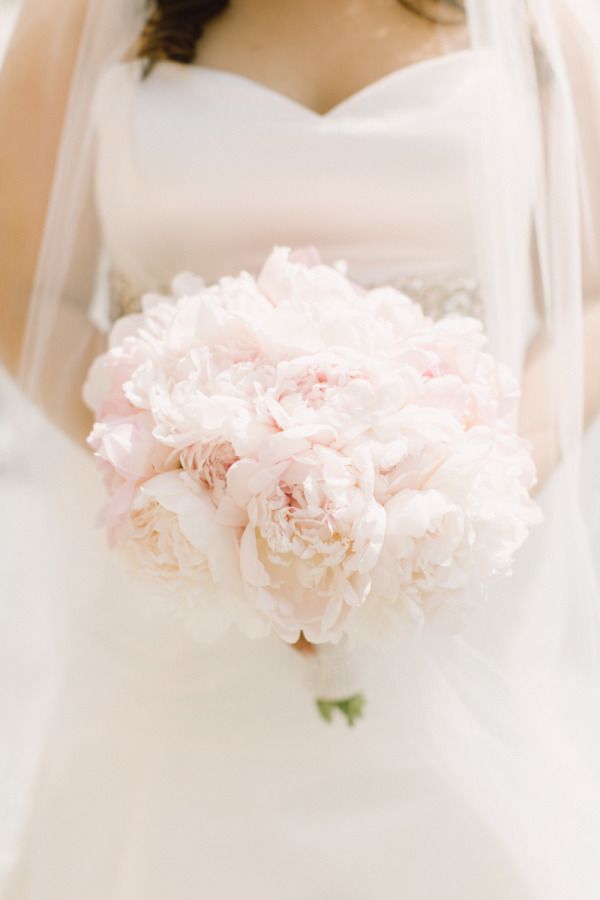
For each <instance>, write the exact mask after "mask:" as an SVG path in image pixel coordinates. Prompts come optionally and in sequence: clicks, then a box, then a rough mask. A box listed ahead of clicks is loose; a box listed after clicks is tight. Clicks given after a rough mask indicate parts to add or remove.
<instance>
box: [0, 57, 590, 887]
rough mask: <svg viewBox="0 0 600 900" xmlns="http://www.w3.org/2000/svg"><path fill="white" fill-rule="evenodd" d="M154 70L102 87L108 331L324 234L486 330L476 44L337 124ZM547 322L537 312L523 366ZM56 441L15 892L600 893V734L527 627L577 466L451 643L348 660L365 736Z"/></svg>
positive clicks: (551, 570)
mask: <svg viewBox="0 0 600 900" xmlns="http://www.w3.org/2000/svg"><path fill="white" fill-rule="evenodd" d="M139 76H140V64H139V63H138V62H128V63H119V64H116V65H113V66H112V67H110V68H109V69H108V70H107V71H106V72H105V73H104V74H103V76H102V78H101V80H100V82H99V84H98V88H97V92H96V99H95V104H94V112H93V115H94V123H95V124H94V127H95V134H96V142H97V152H96V176H95V192H96V205H97V209H98V213H99V218H100V222H101V226H102V234H103V245H104V250H105V256H104V262H103V267H102V269H101V272H100V275H99V278H98V284H97V291H96V296H95V305H94V316H95V318H96V320H97V321H98V322H99V323H101V324H102V323H104V324H107V323H108V322H109V321H111V320H114V318H115V317H116V316H117V315H119V314H122V313H123V312H127V311H130V310H131V309H133V308H135V305H136V303H137V302H138V300H139V297H140V294H141V293H143V292H144V291H145V290H150V289H161V288H168V286H169V282H170V280H171V278H172V277H173V276H174V275H175V274H176V273H178V272H181V271H186V270H187V271H195V272H197V273H198V274H201V275H202V276H204V277H205V279H206V280H207V282H211V281H214V280H215V279H217V278H218V277H220V276H221V275H225V274H231V273H237V272H239V271H240V270H241V269H247V270H248V271H253V272H255V271H256V269H257V267H258V266H259V265H260V263H261V261H262V260H263V259H264V257H265V256H266V255H267V253H268V252H269V250H270V249H271V247H272V246H273V245H286V246H291V247H302V246H306V245H309V244H310V245H315V246H316V247H317V248H318V249H319V251H320V253H321V256H322V257H323V259H324V261H326V262H334V261H336V260H338V259H340V258H342V259H345V260H346V261H347V263H348V274H349V275H350V277H352V278H354V279H355V280H356V281H358V282H360V283H362V284H365V285H371V284H380V283H390V282H393V283H395V284H396V285H398V286H400V287H402V288H403V289H404V290H406V292H407V293H409V294H411V296H413V297H414V298H415V299H418V300H419V301H420V302H422V303H423V304H424V306H425V308H426V310H427V311H428V312H429V313H430V314H431V315H434V316H438V315H441V314H443V313H445V312H449V311H452V312H458V313H466V314H470V315H476V316H479V317H481V318H483V320H484V322H485V323H486V326H487V327H488V329H489V330H490V334H491V338H492V343H494V341H495V339H496V338H495V332H494V328H495V326H496V325H497V324H498V322H501V320H502V311H500V312H499V311H498V309H497V308H495V307H494V305H493V303H495V302H496V301H495V298H494V300H493V301H490V299H489V298H490V294H489V292H488V293H486V285H485V284H482V283H481V279H480V278H478V272H479V271H480V268H481V265H480V254H481V247H480V246H478V242H477V234H476V233H475V228H474V221H475V218H474V215H473V210H474V208H475V206H476V204H477V203H478V202H479V199H478V193H477V185H474V184H473V183H472V180H471V177H470V172H471V169H470V167H469V161H470V159H471V156H472V154H473V153H476V152H477V148H478V147H479V145H480V141H481V134H480V132H479V131H478V128H479V126H478V123H479V122H480V121H481V120H482V118H485V117H484V116H482V104H484V103H485V102H486V97H487V96H489V91H488V88H489V85H490V84H493V83H494V80H495V79H496V78H497V71H496V68H495V66H494V63H493V60H491V59H490V57H489V55H488V54H487V53H486V51H485V50H474V49H472V50H468V51H465V52H460V53H455V54H450V55H448V56H446V57H441V58H436V59H433V60H428V61H425V62H421V63H419V64H416V65H413V66H410V67H409V68H407V69H403V70H397V71H395V72H392V73H391V74H390V75H388V76H385V77H384V78H381V79H380V80H379V81H377V82H375V83H374V84H371V85H370V86H368V87H366V88H364V89H363V90H360V91H359V92H357V93H356V94H354V95H353V96H351V97H350V98H348V99H347V100H344V101H342V102H341V103H339V104H338V105H336V106H335V107H334V108H333V109H331V110H329V111H328V112H326V113H325V114H322V115H321V114H318V113H316V112H313V111H312V110H310V109H308V108H306V107H304V106H302V105H301V104H299V103H298V102H296V101H294V100H291V99H289V98H288V97H286V96H284V95H282V94H279V93H278V92H276V91H273V90H272V89H270V88H267V87H265V86H263V85H261V84H258V83H256V82H254V81H251V80H250V79H247V78H245V77H243V76H240V75H237V74H233V73H231V72H226V71H219V70H216V69H211V68H207V67H203V66H190V67H186V66H184V65H181V64H179V63H175V62H162V63H160V64H158V65H157V66H156V68H155V69H154V71H153V72H152V73H151V75H150V76H149V77H148V78H147V79H145V80H141V79H140V77H139ZM535 329H536V313H535V310H533V309H524V310H522V321H521V323H520V324H519V327H518V329H517V331H518V333H519V334H521V335H522V343H521V344H520V346H518V347H515V346H512V347H511V353H513V354H514V358H515V359H517V360H521V361H522V359H523V355H524V352H525V349H526V344H527V341H528V339H529V338H530V337H531V336H533V334H534V332H535ZM56 443H57V453H58V454H59V455H60V459H61V475H60V478H59V480H58V481H55V483H54V488H55V496H54V499H53V501H52V504H51V507H52V511H53V515H54V516H56V517H58V516H60V518H61V522H62V524H61V527H63V528H66V529H67V533H68V534H69V548H68V549H69V564H68V567H67V568H65V570H64V571H63V572H62V579H61V582H60V590H59V593H60V598H59V599H60V603H59V604H58V605H59V607H60V608H61V609H63V610H65V622H64V623H63V624H64V628H65V632H66V640H65V644H66V647H67V655H66V657H65V659H64V660H63V663H64V675H63V678H62V680H61V682H60V685H59V689H58V692H57V697H56V702H55V704H54V709H53V715H52V718H51V724H50V726H49V729H48V734H47V735H46V737H45V740H44V744H43V748H42V752H41V758H40V760H39V764H38V765H37V767H36V778H35V785H34V789H33V790H32V793H31V797H30V798H29V799H28V802H27V807H28V809H27V824H26V828H25V831H24V834H23V836H22V839H21V844H20V851H19V859H20V862H19V864H18V867H17V873H16V875H15V877H14V879H13V882H12V886H11V888H9V889H8V892H7V894H6V895H5V897H6V898H7V900H8V898H10V900H59V898H60V900H71V898H72V900H142V898H143V900H155V898H156V900H158V898H160V900H164V898H174V900H175V898H176V900H187V898H190V900H191V898H194V900H196V898H198V897H207V898H211V900H232V898H236V900H237V898H240V900H241V898H244V900H254V898H256V900H258V898H261V900H267V898H269V900H271V898H272V900H283V898H285V900H300V898H303V900H306V898H311V900H334V898H335V900H338V898H343V900H390V898H402V900H454V898H457V900H458V898H461V900H593V898H597V897H598V896H600V893H599V892H600V888H599V885H600V853H599V852H598V850H599V849H600V831H598V825H599V823H598V810H599V809H600V803H598V799H599V798H600V793H599V791H598V784H597V780H596V776H597V764H596V757H595V753H596V750H597V743H596V740H597V737H598V736H597V734H596V733H595V732H594V730H593V728H591V727H589V728H588V719H587V716H586V710H585V705H586V696H585V695H584V694H583V693H581V692H580V691H579V689H578V684H579V682H578V680H577V677H576V666H575V665H574V664H573V663H574V662H576V661H574V660H573V659H572V658H571V657H570V655H569V641H568V639H567V640H565V649H564V657H565V665H564V676H565V680H564V683H562V684H557V683H555V682H554V681H552V682H551V683H546V682H545V681H544V652H545V649H546V648H545V645H543V641H544V640H546V639H547V638H548V635H549V634H550V636H554V637H555V638H556V641H557V642H558V641H559V637H558V625H557V627H556V630H553V628H552V627H551V628H550V629H549V631H545V632H544V634H543V635H541V636H539V637H538V633H537V625H536V623H537V622H539V619H540V616H541V617H542V618H543V619H552V616H553V615H555V611H556V610H558V609H559V608H561V607H560V604H559V602H558V599H557V598H560V597H562V596H564V592H565V591H567V592H569V591H570V592H576V591H577V590H578V582H577V578H578V575H577V548H576V547H573V548H571V552H572V553H573V560H574V566H573V568H572V569H571V571H570V575H569V581H568V583H566V581H565V579H566V578H567V567H566V566H565V565H564V560H563V559H562V558H561V557H560V554H558V555H557V557H556V558H554V559H553V558H548V556H547V553H546V550H547V546H548V544H547V541H548V539H549V535H550V538H552V535H553V534H554V538H555V540H554V539H553V540H554V543H553V546H557V547H560V546H561V545H564V540H563V538H562V534H563V533H562V531H561V528H563V526H564V522H566V521H568V518H567V519H565V518H563V513H564V514H565V515H566V516H567V517H568V515H569V512H568V510H567V511H566V513H565V510H564V508H563V506H562V505H561V504H562V503H563V501H562V499H561V498H562V493H561V485H562V481H563V474H562V472H561V470H560V469H559V470H557V472H555V474H554V476H553V477H552V478H551V479H550V481H549V482H548V483H547V485H546V486H545V487H544V489H543V490H542V491H541V493H540V494H539V497H538V499H539V502H540V504H541V505H542V507H543V508H544V510H545V511H546V517H547V518H546V522H545V523H544V525H542V526H540V528H539V529H538V530H537V531H536V532H534V534H533V535H532V536H531V538H530V540H529V542H528V543H527V544H526V546H525V548H524V549H523V550H522V551H521V553H520V555H519V557H518V559H517V563H516V567H515V571H514V573H513V575H512V576H511V577H510V578H509V579H507V580H506V581H503V582H501V583H499V584H498V585H496V586H495V587H494V590H493V591H492V594H491V596H490V598H489V601H488V603H487V604H486V606H485V607H484V608H483V609H482V610H481V611H480V613H479V614H478V615H477V616H476V617H475V619H474V621H473V622H472V624H471V625H470V626H469V628H468V629H467V630H466V632H465V633H464V634H462V635H459V636H457V637H450V636H447V635H439V636H435V637H434V636H430V637H423V638H422V639H415V638H414V637H412V638H411V637H410V636H409V637H407V640H406V644H405V646H403V648H402V650H401V652H399V651H398V649H396V650H394V651H393V652H392V651H385V652H383V653H382V654H380V655H366V654H364V655H360V654H359V657H358V658H357V659H355V660H353V661H352V662H351V665H352V666H358V667H359V669H360V677H361V679H362V681H361V684H362V686H363V688H364V692H365V694H366V696H367V706H366V709H365V716H364V718H363V719H362V720H360V721H359V722H358V723H357V724H356V725H355V726H354V727H353V728H352V729H350V728H348V727H347V725H346V724H345V723H344V722H343V721H342V719H341V718H340V719H336V720H334V721H333V722H332V723H330V724H326V723H325V722H323V720H322V719H321V718H319V716H318V714H317V712H316V709H315V706H314V702H313V696H312V694H311V688H310V687H309V686H308V681H307V672H308V668H307V667H308V666H309V663H308V662H307V659H306V658H304V657H303V656H301V655H300V654H299V653H298V652H297V651H295V650H293V649H292V648H290V647H289V646H288V645H286V644H285V643H283V642H282V641H281V640H279V639H277V638H276V637H275V636H272V637H269V638H266V639H260V640H256V641H252V640H248V639H246V638H244V637H242V636H241V635H239V634H238V633H237V632H235V631H231V632H230V633H228V634H227V635H226V637H225V638H223V639H221V640H219V641H218V642H216V643H214V644H211V645H205V644H202V643H200V642H198V640H196V638H195V636H194V634H193V633H190V629H189V627H187V624H188V623H186V621H185V617H184V616H183V617H182V616H178V615H175V614H173V613H172V612H171V611H170V610H169V608H168V604H165V603H163V602H161V599H160V597H158V596H157V597H156V598H154V597H151V596H149V595H148V593H147V588H146V587H144V588H142V587H141V586H140V585H139V584H138V583H137V582H136V581H135V578H134V577H133V576H132V575H131V574H130V573H129V572H128V571H126V570H125V569H124V568H121V566H120V564H119V563H118V562H117V560H116V559H115V557H114V556H113V555H112V554H111V552H110V551H109V550H108V548H107V547H106V544H105V537H104V534H103V533H102V531H101V529H99V528H98V527H97V526H96V525H95V522H94V516H95V513H96V511H97V510H98V509H100V507H101V506H102V503H103V488H102V484H101V479H100V478H99V476H98V473H97V471H96V469H95V466H94V461H93V459H92V458H91V454H87V453H86V452H85V451H83V450H80V449H77V448H74V447H73V446H72V445H70V444H68V443H67V441H66V440H63V439H62V438H61V437H60V436H58V435H57V436H56ZM556 615H557V616H558V612H556ZM584 627H585V623H582V622H576V623H575V624H574V625H573V629H574V630H576V629H578V628H584ZM540 643H542V645H540ZM573 647H574V648H575V647H576V642H574V643H573ZM552 649H553V650H554V651H555V650H556V647H555V646H554V647H553V648H552ZM532 658H534V660H535V663H532ZM570 675H572V676H573V677H572V679H570V677H569V676H570ZM456 688H458V689H456Z"/></svg>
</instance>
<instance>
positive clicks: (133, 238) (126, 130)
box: [95, 50, 490, 295]
mask: <svg viewBox="0 0 600 900" xmlns="http://www.w3.org/2000/svg"><path fill="white" fill-rule="evenodd" d="M489 63H490V61H489V59H488V57H487V56H486V53H485V51H474V50H467V51H463V52H459V53H454V54H450V55H448V56H445V57H439V58H435V59H433V60H426V61H424V62H421V63H417V64H415V65H412V66H409V67H408V68H405V69H400V70H396V71H394V72H392V73H391V74H389V75H387V76H384V77H383V78H381V79H379V80H378V81H376V82H374V83H372V84H371V85H368V86H367V87H365V88H363V89H362V90H360V91H358V92H357V93H355V94H354V95H352V96H351V97H349V98H348V99H347V100H345V101H343V102H341V103H339V104H337V105H336V106H335V107H334V108H333V109H332V110H330V111H329V112H328V113H326V114H319V113H316V112H314V111H312V110H310V109H308V108H307V107H305V106H303V105H301V104H300V103H298V102H296V101H294V100H292V99H290V98H288V97H286V96H284V95H282V94H280V93H278V92H276V91H274V90H272V89H270V88H268V87H266V86H264V85H261V84H259V83H257V82H255V81H252V80H250V79H248V78H245V77H244V76H241V75H238V74H234V73H232V72H226V71H221V70H216V69H212V68H206V67H202V66H185V65H181V64H179V63H175V62H161V63H159V64H158V65H157V66H156V67H155V69H154V70H153V71H152V73H151V75H150V76H149V77H148V78H146V79H143V78H141V70H140V66H139V65H138V62H137V61H136V62H134V63H124V64H117V65H116V66H114V67H112V68H111V69H109V70H108V71H107V72H106V73H105V74H104V76H103V78H102V80H101V82H100V85H99V88H98V92H97V98H96V109H95V122H96V132H97V138H98V157H97V177H96V192H97V206H98V210H99V216H100V221H101V226H102V231H103V234H104V240H105V246H106V250H107V256H108V258H109V259H110V266H111V268H112V270H113V272H114V273H117V277H118V279H119V280H120V283H121V284H122V283H123V282H124V283H125V284H126V285H127V290H128V291H130V292H131V293H132V294H133V295H136V294H139V293H140V292H141V291H143V290H147V289H150V288H159V287H163V288H164V287H167V286H168V284H169V283H170V280H171V279H172V277H173V275H174V274H176V273H177V272H180V271H183V270H186V271H194V272H196V273H198V274H201V275H203V276H204V277H205V278H206V279H207V281H209V282H210V281H213V280H215V279H216V278H218V277H219V276H221V275H225V274H236V273H237V272H238V271H239V270H240V269H242V268H245V269H247V270H249V271H253V270H254V271H255V270H256V269H257V268H258V267H259V266H260V264H261V262H262V261H263V260H264V258H265V257H266V255H267V254H268V252H269V251H270V249H271V248H272V247H273V246H274V245H276V244H279V245H287V246H292V247H294V246H296V247H297V246H306V245H314V246H316V247H317V248H318V249H319V251H320V253H321V256H322V257H323V259H324V261H326V262H333V261H335V260H336V259H340V258H343V259H346V260H347V262H348V264H349V274H350V275H351V276H352V277H354V278H355V280H357V281H360V282H362V283H381V282H385V281H398V280H399V279H400V280H402V279H404V280H407V279H411V278H417V277H418V278H421V277H423V276H425V275H426V276H428V277H429V278H433V279H436V278H439V277H443V278H453V279H456V278H457V277H460V276H465V277H466V276H472V275H473V273H474V272H475V271H476V268H477V266H476V260H475V254H476V242H475V240H474V237H473V227H472V203H471V190H472V184H471V180H472V173H471V172H470V165H469V164H470V162H471V161H472V155H473V152H474V147H475V143H476V137H475V129H474V124H475V123H477V121H478V120H479V118H480V116H479V115H478V110H479V104H480V102H481V98H482V96H484V95H485V91H483V92H482V86H483V82H484V79H485V76H486V73H488V74H489V73H490V65H489Z"/></svg>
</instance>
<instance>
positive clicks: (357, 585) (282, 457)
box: [222, 428, 385, 643]
mask: <svg viewBox="0 0 600 900" xmlns="http://www.w3.org/2000/svg"><path fill="white" fill-rule="evenodd" d="M332 437H333V435H332V434H331V433H329V432H328V431H327V430H325V431H321V432H319V431H311V430H309V429H303V428H297V429H294V430H290V431H288V432H282V433H280V434H278V435H277V436H276V437H274V438H272V439H271V441H269V442H268V443H267V444H266V445H265V446H264V447H263V448H262V450H261V453H260V454H259V458H258V460H243V461H240V462H238V463H236V464H234V466H233V467H232V468H231V469H230V471H229V475H228V485H227V496H226V501H227V502H226V503H224V504H223V510H222V512H223V515H224V516H225V517H226V520H228V521H231V517H232V507H234V513H233V515H235V513H237V520H236V521H237V524H238V525H239V526H241V527H243V533H242V537H241V540H240V566H241V572H242V577H243V578H244V581H245V582H246V584H247V585H248V587H249V589H250V594H251V596H253V600H254V602H255V604H256V607H257V608H258V609H259V610H260V611H261V612H262V613H263V614H264V615H265V616H266V617H267V618H268V620H269V621H270V622H271V624H272V626H273V628H274V629H275V631H276V632H277V633H278V634H279V635H280V636H281V637H282V638H283V639H284V640H287V641H289V642H291V643H293V642H295V641H296V640H298V638H299V637H300V633H301V632H303V633H304V635H305V637H306V638H307V639H308V640H309V641H311V642H312V643H321V642H324V641H333V642H336V641H338V640H339V639H340V638H341V636H342V633H343V627H344V624H345V622H346V619H347V617H348V615H349V613H350V611H351V610H352V608H353V607H356V606H359V605H360V604H361V603H363V602H364V601H365V599H366V597H367V596H368V593H369V589H370V586H371V573H372V571H373V569H374V567H375V565H376V564H377V559H378V557H379V553H380V550H381V546H382V542H383V536H384V532H385V513H384V510H383V508H382V507H381V506H380V505H379V504H378V503H377V501H376V500H375V498H374V496H373V472H372V467H371V464H370V460H369V458H368V456H363V455H359V454H358V453H356V454H354V456H346V455H344V454H342V453H340V452H338V451H337V450H335V449H333V448H332V447H331V446H329V442H330V440H331V438H332Z"/></svg>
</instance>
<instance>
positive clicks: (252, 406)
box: [84, 247, 539, 646]
mask: <svg viewBox="0 0 600 900" xmlns="http://www.w3.org/2000/svg"><path fill="white" fill-rule="evenodd" d="M486 346H487V343H486V337H485V335H484V333H483V331H482V328H481V324H480V323H479V322H477V321H476V320H474V319H470V318H467V317H458V316H447V317H445V318H443V319H440V320H439V321H437V322H434V321H433V320H432V319H430V318H428V317H427V316H425V315H424V314H423V311H422V309H421V308H420V307H419V306H418V305H417V304H416V303H414V302H412V301H411V300H410V299H409V298H408V297H406V296H404V295H403V294H401V293H400V292H399V291H397V290H396V289H394V288H392V287H379V288H374V289H372V290H367V289H364V288H361V287H359V286H358V285H356V284H354V283H353V282H352V281H351V280H350V279H349V278H348V277H347V275H346V267H345V264H344V263H342V262H339V263H336V264H335V265H334V266H329V265H326V264H324V263H323V262H322V261H321V259H320V257H319V255H318V253H317V251H316V250H315V248H311V247H309V248H305V249H304V250H300V251H295V252H292V251H291V250H290V249H289V248H287V247H276V248H274V250H273V252H272V253H271V254H270V255H269V257H268V258H267V259H266V261H265V263H264V265H263V267H262V269H261V271H260V272H259V273H258V275H257V276H256V277H254V276H253V275H251V274H250V273H249V272H241V273H240V274H239V275H238V276H236V277H231V276H226V277H223V278H221V279H219V281H218V282H217V283H216V284H213V285H206V284H205V283H204V282H203V281H202V279H198V278H196V277H195V276H193V275H191V274H189V273H182V274H181V275H180V276H178V277H177V278H176V279H175V281H174V282H173V290H172V296H162V295H157V294H153V295H147V296H146V297H145V298H144V299H143V311H142V313H141V314H140V315H136V316H127V317H125V318H123V319H122V320H120V321H119V322H118V323H117V324H116V325H115V327H114V329H113V332H112V334H111V338H110V345H109V349H108V351H107V353H105V354H103V355H102V356H101V357H99V358H98V359H97V360H96V361H95V362H94V364H93V366H92V367H91V369H90V373H89V375H88V379H87V381H86V385H85V389H84V397H85V400H86V402H87V403H88V405H89V406H90V408H91V409H92V410H93V411H94V415H95V420H96V422H95V425H94V428H93V430H92V433H91V435H90V437H89V443H90V446H91V447H92V448H93V450H94V453H95V455H96V457H97V459H98V463H99V466H100V468H101V470H102V472H103V474H104V477H105V481H106V485H107V489H108V492H109V495H110V499H109V503H108V506H107V509H106V511H105V513H104V522H105V524H106V526H107V528H108V533H109V538H110V540H111V543H112V544H113V545H115V546H116V547H118V548H120V550H121V551H122V552H123V553H124V554H125V555H126V556H127V558H128V559H130V560H132V561H133V563H134V566H135V568H136V569H137V570H138V571H139V572H140V573H141V574H142V576H143V577H145V578H150V579H151V581H152V582H153V583H154V584H155V585H158V586H160V587H161V588H162V589H164V590H165V592H166V593H168V594H169V595H170V596H171V598H172V601H173V604H174V606H176V607H177V608H180V609H182V610H187V611H188V612H187V613H186V616H188V614H189V619H190V623H191V621H192V618H193V621H194V622H195V623H196V624H195V626H194V630H195V632H196V633H197V634H198V635H199V636H200V637H201V636H202V635H203V634H205V635H206V636H208V637H214V636H216V635H218V634H219V633H222V631H223V630H224V629H225V628H227V627H229V624H231V623H235V624H237V625H238V626H239V627H240V628H242V629H243V630H244V632H245V633H246V634H249V635H253V636H258V635H261V634H264V633H265V632H266V631H268V630H269V629H272V630H274V631H275V632H276V633H277V634H278V635H279V636H280V637H282V638H283V639H284V640H286V641H288V642H290V643H293V642H295V641H296V640H298V639H299V638H300V637H301V636H303V637H304V639H306V640H308V641H310V642H312V643H315V644H318V643H326V642H330V643H339V642H340V640H341V639H342V638H343V636H344V635H348V636H351V638H352V640H353V641H354V642H358V643H361V642H363V643H368V644H370V645H374V646H378V645H380V644H382V643H386V642H387V641H389V640H391V639H393V638H394V636H396V635H398V634H399V633H400V632H401V631H403V630H404V629H406V628H407V627H408V626H409V625H410V624H412V625H414V624H415V623H417V624H418V625H419V627H424V626H426V625H429V624H432V625H434V624H438V625H439V624H443V625H444V627H450V628H451V629H455V628H456V627H457V626H458V625H460V624H461V623H462V622H463V621H464V619H465V618H466V617H467V616H468V615H469V613H470V611H471V609H472V608H473V607H474V606H475V605H476V604H477V603H478V602H480V601H481V598H482V597H483V596H484V594H485V586H486V584H487V583H488V582H489V581H490V579H492V578H496V577H498V576H499V575H500V574H502V573H505V572H508V571H510V566H511V564H512V560H513V558H514V554H515V553H516V551H517V550H518V548H519V547H520V546H521V545H522V543H523V542H524V540H525V539H526V537H527V534H528V531H529V528H530V527H531V525H532V524H534V523H535V522H536V521H537V520H538V518H539V513H538V511H537V508H536V507H535V506H534V504H533V503H532V501H531V500H530V497H529V489H530V488H531V486H532V485H533V483H534V481H535V472H534V469H533V464H532V461H531V457H530V454H529V449H528V447H527V446H526V445H525V443H524V442H523V441H522V440H521V439H520V438H519V437H518V436H517V434H516V433H515V430H514V419H515V412H516V403H517V399H518V390H517V385H516V382H515V379H514V378H513V376H512V375H511V373H510V372H509V371H508V370H507V369H506V368H505V367H504V366H502V365H500V364H498V363H497V362H496V361H495V360H494V359H493V357H492V356H490V354H489V353H488V352H487V350H486ZM191 610H193V611H194V612H193V616H192V612H191Z"/></svg>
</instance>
